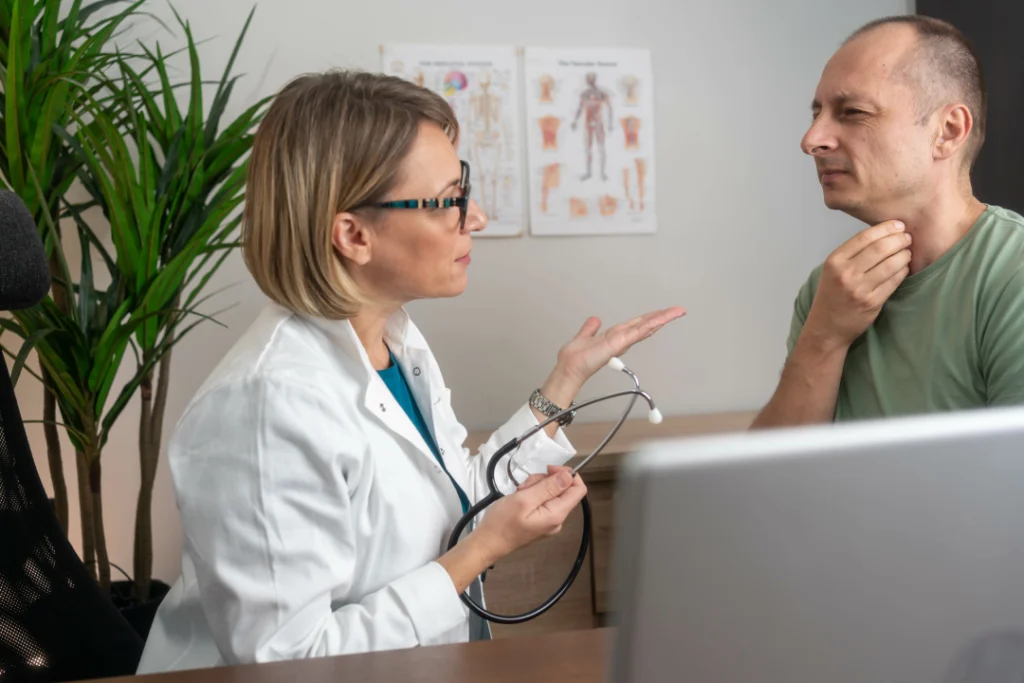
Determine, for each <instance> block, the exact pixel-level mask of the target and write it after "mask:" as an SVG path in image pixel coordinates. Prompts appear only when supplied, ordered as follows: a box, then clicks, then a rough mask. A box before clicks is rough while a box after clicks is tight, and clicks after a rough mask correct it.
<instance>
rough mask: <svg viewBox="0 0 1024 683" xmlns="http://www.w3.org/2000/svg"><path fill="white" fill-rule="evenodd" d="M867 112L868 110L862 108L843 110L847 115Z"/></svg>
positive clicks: (858, 114)
mask: <svg viewBox="0 0 1024 683" xmlns="http://www.w3.org/2000/svg"><path fill="white" fill-rule="evenodd" d="M865 113H867V112H864V111H861V110H860V109H844V110H843V114H845V115H846V116H860V115H861V114H865Z"/></svg>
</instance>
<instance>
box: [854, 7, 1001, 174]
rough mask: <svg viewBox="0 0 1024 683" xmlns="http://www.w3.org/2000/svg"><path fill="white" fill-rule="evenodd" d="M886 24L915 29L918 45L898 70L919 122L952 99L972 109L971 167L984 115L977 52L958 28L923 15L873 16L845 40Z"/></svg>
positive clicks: (985, 105)
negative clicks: (914, 96) (915, 105)
mask: <svg viewBox="0 0 1024 683" xmlns="http://www.w3.org/2000/svg"><path fill="white" fill-rule="evenodd" d="M889 24H906V25H908V26H912V27H913V28H914V29H915V30H916V32H917V41H918V42H917V46H916V47H915V48H914V50H912V51H911V53H910V54H909V55H907V59H906V60H905V62H904V64H902V65H901V67H900V68H899V69H898V70H897V72H896V73H897V75H898V76H900V77H903V78H906V79H907V80H909V81H910V82H911V85H912V87H913V88H914V89H915V91H916V92H917V101H918V114H919V116H920V117H921V119H922V121H924V120H925V119H927V117H929V116H931V114H932V113H933V112H934V111H935V110H936V109H938V108H939V107H942V106H945V105H947V104H950V103H951V102H953V101H957V102H963V103H964V104H966V105H967V108H968V109H970V111H971V116H972V117H973V118H974V128H973V129H972V130H971V134H970V136H969V137H968V140H967V149H966V153H965V157H964V159H965V162H966V165H967V168H968V169H970V168H972V167H973V166H974V162H975V160H976V159H977V158H978V153H979V152H981V146H982V145H983V144H984V142H985V118H986V116H987V114H988V90H987V88H986V85H985V75H984V73H982V69H981V60H980V59H978V54H977V52H975V50H974V47H973V46H972V45H971V43H970V41H968V40H967V37H966V36H964V34H963V33H962V32H961V31H960V29H958V28H956V27H955V26H953V25H952V24H950V23H948V22H946V21H942V20H941V19H936V18H934V17H928V16H924V15H921V14H907V15H900V16H892V17H883V18H881V19H876V20H874V21H871V22H869V23H867V24H865V25H864V26H862V27H860V28H859V29H857V30H856V31H854V33H853V34H852V35H851V36H850V37H849V38H847V40H846V42H850V41H851V40H853V39H854V38H856V37H857V36H860V35H863V34H865V33H868V32H869V31H872V30H874V29H876V28H879V27H881V26H886V25H889Z"/></svg>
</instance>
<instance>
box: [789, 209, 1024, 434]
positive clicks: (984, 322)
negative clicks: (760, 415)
mask: <svg viewBox="0 0 1024 683" xmlns="http://www.w3.org/2000/svg"><path fill="white" fill-rule="evenodd" d="M821 269H822V266H818V267H817V268H816V269H815V270H814V271H813V272H812V273H811V276H810V278H808V280H807V282H806V283H805V284H804V286H803V287H802V288H801V290H800V293H799V294H798V295H797V298H796V302H795V304H794V311H793V322H792V326H791V329H790V335H789V340H788V348H789V352H790V353H792V351H793V345H794V344H795V343H796V339H797V337H798V336H799V334H800V330H801V329H802V328H803V324H804V321H806V319H807V313H808V311H810V308H811V303H812V302H813V301H814V294H815V292H816V291H817V286H818V278H819V277H820V275H821ZM1015 403H1024V218H1022V217H1021V216H1020V215H1018V214H1016V213H1014V212H1012V211H1008V210H1006V209H1002V208H999V207H994V206H993V207H989V208H988V209H986V211H985V212H984V213H983V214H982V215H981V217H980V218H979V219H978V221H977V223H975V224H974V226H973V227H972V228H971V230H970V231H969V232H968V233H967V234H966V235H965V236H964V237H963V238H962V239H961V240H960V241H959V242H958V243H957V244H956V245H954V246H953V248H952V249H950V250H949V251H948V252H946V253H945V254H943V255H942V257H941V258H939V260H937V261H936V262H935V263H933V264H931V265H930V266H928V267H927V268H925V269H924V270H922V271H920V272H918V273H914V274H913V275H911V276H909V277H907V278H906V279H905V280H904V281H903V282H902V283H901V284H900V286H899V287H898V288H897V289H896V291H895V292H894V293H893V295H892V296H891V297H890V298H889V300H888V301H887V302H886V303H885V305H884V306H883V307H882V311H881V313H879V315H878V318H877V319H876V320H875V322H874V324H873V325H872V326H871V327H869V328H868V330H867V331H866V332H865V333H864V334H862V335H861V336H860V337H858V338H857V340H856V341H855V342H854V343H853V345H852V346H851V347H850V350H849V354H848V355H847V358H846V364H845V365H844V367H843V378H842V381H841V383H840V386H839V396H838V399H837V401H836V412H835V419H836V420H837V421H838V420H852V419H864V418H876V417H889V416H897V415H911V414H916V413H934V412H942V411H950V410H963V409H967V408H975V407H984V406H995V405H1008V404H1015Z"/></svg>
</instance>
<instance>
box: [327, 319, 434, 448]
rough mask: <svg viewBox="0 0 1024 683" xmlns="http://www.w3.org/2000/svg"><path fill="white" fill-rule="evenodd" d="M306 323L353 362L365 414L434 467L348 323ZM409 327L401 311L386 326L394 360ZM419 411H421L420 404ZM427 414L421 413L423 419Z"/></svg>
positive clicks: (410, 423)
mask: <svg viewBox="0 0 1024 683" xmlns="http://www.w3.org/2000/svg"><path fill="white" fill-rule="evenodd" d="M310 320H311V321H312V322H313V323H314V324H315V325H317V326H318V327H320V328H321V329H323V330H325V331H326V332H327V333H328V334H329V335H330V336H331V338H332V339H333V340H334V342H335V343H336V344H337V345H338V348H339V350H341V351H342V352H343V353H345V355H347V356H349V357H350V358H351V359H352V360H354V361H355V365H356V366H357V367H356V370H355V371H356V372H357V373H360V374H361V376H360V377H357V378H355V379H356V380H357V381H358V382H360V383H361V384H362V385H363V386H364V387H366V389H365V392H364V393H363V407H365V408H366V410H367V412H369V414H370V415H372V416H373V417H374V418H375V419H376V420H378V421H379V422H380V423H381V424H382V425H384V427H386V428H387V429H388V430H390V431H391V432H392V433H394V434H395V435H396V436H399V437H401V438H403V439H405V440H406V441H408V442H409V443H410V444H411V445H412V446H413V447H415V449H416V451H417V452H418V453H419V454H420V455H422V456H423V457H424V458H428V459H429V461H430V464H431V466H436V465H437V460H436V459H435V458H434V454H433V453H431V452H430V448H429V447H428V446H427V444H426V443H425V442H424V441H423V437H422V436H420V433H419V430H417V429H416V426H415V425H414V424H413V423H412V420H410V419H409V416H408V415H406V414H405V411H404V410H402V406H400V405H399V404H398V401H396V400H395V397H394V396H393V395H392V394H391V390H390V389H388V386H387V385H386V384H385V383H384V380H383V379H381V377H380V375H379V374H378V373H377V370H376V369H374V367H373V364H372V363H370V357H369V356H368V355H367V353H366V349H365V348H363V344H362V342H361V341H359V337H358V335H356V332H355V329H353V327H352V323H350V322H349V321H347V320H324V319H321V318H311V319H310ZM409 324H410V323H409V319H408V316H407V314H406V313H405V311H399V312H398V313H396V314H395V315H394V316H393V317H392V320H391V321H389V323H388V328H387V332H386V333H385V340H386V341H387V343H388V344H389V346H390V347H391V350H392V352H393V353H394V354H395V356H396V357H398V356H399V355H404V337H405V335H406V330H407V329H408V326H409ZM403 370H404V368H403ZM406 378H408V379H411V378H410V376H409V375H408V374H406ZM409 388H410V390H412V389H413V386H412V385H411V384H410V387H409ZM420 409H421V410H422V404H421V408H420ZM428 414H429V413H424V417H426V415H428Z"/></svg>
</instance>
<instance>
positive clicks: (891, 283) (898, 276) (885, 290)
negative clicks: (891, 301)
mask: <svg viewBox="0 0 1024 683" xmlns="http://www.w3.org/2000/svg"><path fill="white" fill-rule="evenodd" d="M909 274H910V266H904V267H903V268H901V269H899V270H898V271H896V272H895V273H893V274H892V275H891V276H890V277H889V278H888V279H887V280H884V281H883V282H882V284H880V285H878V287H876V288H875V293H876V294H880V295H882V296H883V297H884V298H885V299H886V300H888V298H889V297H890V296H892V293H893V292H895V291H896V288H897V287H899V286H900V283H901V282H903V280H905V279H906V277H907V275H909Z"/></svg>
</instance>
